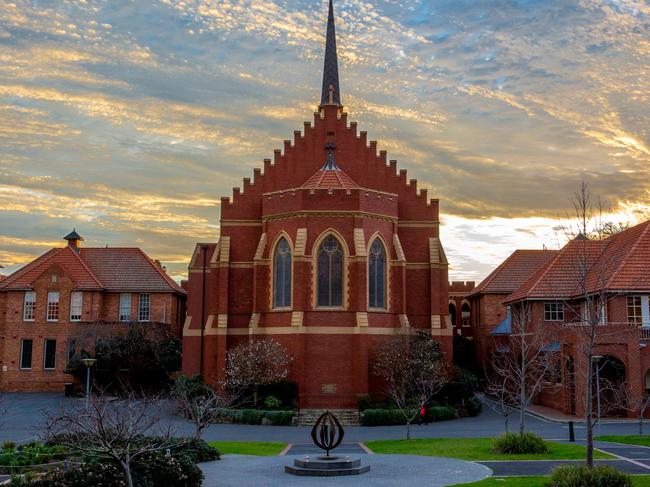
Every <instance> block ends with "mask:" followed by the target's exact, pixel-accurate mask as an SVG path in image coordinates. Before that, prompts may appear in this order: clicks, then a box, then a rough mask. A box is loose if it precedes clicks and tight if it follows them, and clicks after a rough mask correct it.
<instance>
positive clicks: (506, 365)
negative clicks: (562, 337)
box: [491, 302, 559, 435]
mask: <svg viewBox="0 0 650 487" xmlns="http://www.w3.org/2000/svg"><path fill="white" fill-rule="evenodd" d="M510 316H511V323H512V325H511V332H510V335H509V336H508V351H507V353H499V354H494V355H493V360H492V361H491V368H492V371H491V372H492V374H491V375H492V376H496V378H495V379H494V380H493V382H492V387H491V392H492V393H494V394H495V395H496V397H497V398H502V399H503V402H505V403H506V404H509V405H512V406H515V407H516V408H517V409H518V410H519V434H520V435H523V434H524V432H525V428H526V410H527V409H528V407H529V406H530V404H531V403H532V402H533V399H534V398H535V396H536V395H537V394H538V393H539V392H540V391H541V390H542V388H545V389H548V388H549V387H554V385H553V384H555V382H554V381H553V379H554V377H553V374H554V371H555V370H556V364H557V363H558V360H559V358H558V355H559V353H557V352H555V351H553V350H550V349H549V348H548V347H549V345H550V344H551V343H553V342H554V341H555V340H556V336H555V334H554V333H553V331H552V330H550V329H543V330H542V329H534V328H533V322H532V317H531V308H530V304H529V303H527V302H519V303H515V304H513V305H512V306H511V307H510Z"/></svg>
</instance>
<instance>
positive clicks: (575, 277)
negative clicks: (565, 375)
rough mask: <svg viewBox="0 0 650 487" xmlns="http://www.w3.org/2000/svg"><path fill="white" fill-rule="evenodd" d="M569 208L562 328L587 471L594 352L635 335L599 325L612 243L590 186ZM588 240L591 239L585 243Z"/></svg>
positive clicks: (604, 316)
mask: <svg viewBox="0 0 650 487" xmlns="http://www.w3.org/2000/svg"><path fill="white" fill-rule="evenodd" d="M571 204H572V206H573V219H574V221H575V222H576V224H575V225H574V226H573V228H568V229H566V230H565V231H566V233H567V236H569V237H570V238H571V237H572V240H573V241H572V242H570V244H569V245H572V249H571V253H570V254H569V256H570V259H571V261H570V262H568V264H569V266H570V269H569V272H570V273H571V274H572V276H571V280H572V282H573V283H574V284H575V291H574V292H573V296H570V297H566V298H565V299H564V300H563V301H562V303H563V306H564V310H565V314H568V315H569V316H570V317H572V319H570V320H569V322H568V323H567V324H565V325H564V329H565V330H567V331H569V332H571V333H573V334H574V335H575V338H576V339H575V345H574V351H575V353H576V354H577V356H578V357H579V358H580V359H581V360H576V368H575V375H576V376H579V377H580V378H581V379H582V380H583V381H584V389H583V391H582V393H581V394H580V395H579V397H581V398H582V403H583V405H584V420H585V426H586V440H587V441H586V443H587V453H586V460H587V465H588V466H589V468H593V465H594V461H593V452H594V442H593V430H594V375H595V374H594V365H595V363H596V361H597V360H596V357H597V355H596V350H597V349H598V347H599V346H601V345H604V344H606V343H607V342H608V338H611V337H613V336H616V335H618V338H619V339H620V338H621V337H620V335H621V334H623V333H628V332H632V331H635V330H630V329H628V330H621V329H620V328H618V327H609V326H604V325H606V324H607V311H606V310H607V302H608V300H609V299H611V297H612V296H610V295H609V294H608V293H607V290H606V279H607V275H608V274H607V269H608V267H609V266H610V265H611V262H608V258H607V252H606V250H607V248H608V246H609V244H610V243H611V239H610V238H608V237H609V235H608V234H607V231H606V230H604V229H603V223H602V215H603V204H602V202H601V201H600V200H598V201H597V203H596V205H595V206H594V203H593V200H592V196H591V193H590V190H589V185H588V184H587V183H586V182H585V181H584V180H583V181H582V182H581V184H580V186H579V188H578V191H577V192H576V193H575V195H574V196H573V197H572V198H571ZM587 236H592V237H594V238H592V239H589V238H588V237H587ZM628 328H629V327H628Z"/></svg>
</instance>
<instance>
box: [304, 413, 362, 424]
mask: <svg viewBox="0 0 650 487" xmlns="http://www.w3.org/2000/svg"><path fill="white" fill-rule="evenodd" d="M325 411H329V412H330V413H332V414H334V415H335V416H336V417H337V418H338V420H339V421H340V422H341V424H342V425H343V426H358V425H359V412H358V411H357V410H356V409H329V410H328V409H301V410H300V412H299V413H298V425H299V426H313V425H314V424H316V421H317V420H318V418H320V416H321V415H322V414H323V413H324V412H325Z"/></svg>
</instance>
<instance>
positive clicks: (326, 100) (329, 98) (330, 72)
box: [320, 0, 341, 106]
mask: <svg viewBox="0 0 650 487" xmlns="http://www.w3.org/2000/svg"><path fill="white" fill-rule="evenodd" d="M320 104H321V106H323V105H336V106H341V91H340V88H339V62H338V57H337V55H336V29H335V27H334V4H333V0H330V8H329V16H328V18H327V41H326V43H325V66H324V68H323V93H322V96H321V101H320Z"/></svg>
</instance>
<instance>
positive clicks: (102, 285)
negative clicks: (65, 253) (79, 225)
mask: <svg viewBox="0 0 650 487" xmlns="http://www.w3.org/2000/svg"><path fill="white" fill-rule="evenodd" d="M66 248H70V247H66ZM70 251H71V252H72V253H73V254H74V256H75V257H76V258H77V260H78V261H79V262H80V263H81V265H82V266H83V268H84V269H86V271H88V274H90V277H92V278H93V279H94V281H95V282H96V283H97V285H98V286H99V287H100V288H102V289H103V288H104V287H105V286H104V283H102V282H101V281H100V280H99V278H98V277H97V276H96V275H95V273H94V272H93V271H92V269H91V268H90V267H89V266H88V264H86V262H85V261H84V260H83V259H82V258H81V255H80V254H79V253H78V252H75V251H74V250H72V249H70Z"/></svg>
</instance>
